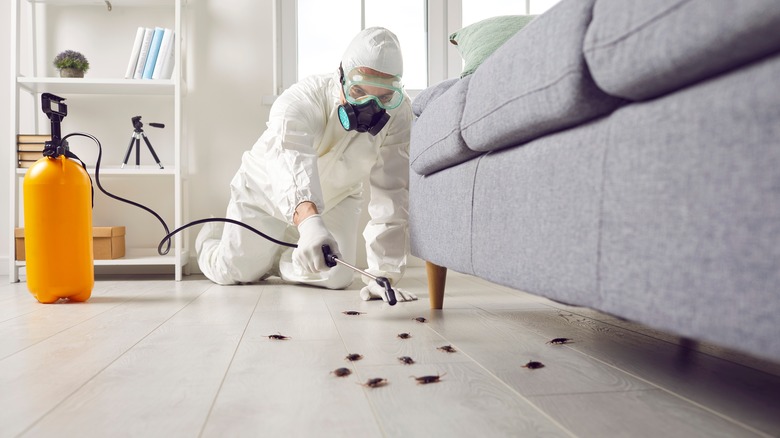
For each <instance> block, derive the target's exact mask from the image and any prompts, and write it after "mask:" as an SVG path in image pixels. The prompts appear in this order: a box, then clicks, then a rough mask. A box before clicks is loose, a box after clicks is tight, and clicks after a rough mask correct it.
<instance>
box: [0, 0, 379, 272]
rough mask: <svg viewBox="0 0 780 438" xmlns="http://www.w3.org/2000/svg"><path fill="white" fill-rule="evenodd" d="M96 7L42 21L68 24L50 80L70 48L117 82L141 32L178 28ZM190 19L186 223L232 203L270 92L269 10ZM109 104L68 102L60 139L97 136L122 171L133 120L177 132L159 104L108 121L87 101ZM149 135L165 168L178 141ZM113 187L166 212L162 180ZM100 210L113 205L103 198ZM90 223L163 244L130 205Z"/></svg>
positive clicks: (0, 109)
mask: <svg viewBox="0 0 780 438" xmlns="http://www.w3.org/2000/svg"><path fill="white" fill-rule="evenodd" d="M90 8H92V9H90V11H88V12H86V13H85V12H84V10H83V9H82V10H81V11H80V12H79V14H77V15H76V16H75V17H73V16H69V15H68V14H69V13H71V12H68V11H60V10H58V9H57V8H55V9H54V10H53V11H50V12H49V13H48V15H47V16H46V19H47V20H49V21H50V22H51V23H55V22H56V23H60V22H61V20H62V19H63V18H65V19H67V21H68V24H67V25H65V26H63V27H60V28H59V30H58V31H57V33H56V34H55V35H51V34H49V35H47V37H46V40H47V41H46V45H47V46H48V47H47V49H46V50H45V51H42V52H44V53H41V54H40V58H41V60H40V62H41V66H42V67H43V68H44V69H46V70H45V72H46V74H48V75H54V74H55V71H54V69H53V67H51V66H50V62H51V61H50V60H51V58H52V57H53V55H54V54H56V53H57V52H58V51H60V50H64V49H74V50H79V51H82V52H83V53H84V54H85V55H88V54H93V53H94V54H99V55H95V56H92V57H90V56H89V55H88V56H87V57H88V58H91V59H90V61H91V64H92V65H91V68H90V71H89V72H88V73H87V75H88V76H90V77H96V78H97V77H120V76H122V75H123V74H124V69H125V66H126V64H127V57H128V55H129V49H130V45H132V38H133V37H134V35H135V33H134V32H135V29H136V27H137V26H139V25H145V26H154V25H164V26H171V27H172V26H173V23H167V22H159V21H156V20H146V21H144V16H143V15H139V12H138V11H137V10H133V8H122V7H120V6H116V5H115V6H114V8H113V11H112V12H108V11H107V10H106V9H105V8H101V7H97V6H96V7H90ZM108 14H113V15H108ZM184 14H185V17H186V21H187V24H186V29H185V35H184V39H183V43H184V46H185V51H184V53H185V56H186V60H185V62H184V63H183V64H184V65H183V66H182V67H183V69H184V75H185V82H186V88H187V92H186V94H185V96H184V98H183V101H182V119H183V130H184V132H183V142H184V145H185V149H187V150H188V152H187V155H186V160H187V163H188V166H189V171H190V176H189V178H188V180H187V183H186V191H187V195H188V196H187V198H186V199H185V219H186V220H193V219H197V218H201V217H208V216H211V215H213V216H223V215H224V213H225V207H226V206H227V201H228V198H229V191H228V184H229V182H230V180H231V178H232V176H233V174H234V172H235V171H236V169H237V168H238V165H239V163H240V159H241V154H242V153H243V152H244V151H245V150H247V149H249V148H250V147H251V146H252V144H253V143H254V141H255V140H256V139H257V137H258V136H259V135H260V134H261V133H262V131H263V130H264V128H265V123H266V121H267V118H268V112H269V109H270V108H269V107H268V106H265V105H263V104H262V98H263V96H268V95H271V94H272V93H273V77H272V75H273V62H272V27H273V26H272V2H271V1H269V0H264V1H256V0H233V1H230V2H224V1H218V0H188V2H187V5H186V7H185V10H184ZM9 15H10V2H9V3H6V2H0V16H3V17H8V16H9ZM96 26H97V27H98V28H99V29H100V31H101V32H114V33H115V34H121V35H126V36H127V40H128V41H127V43H126V44H125V45H126V46H127V47H125V45H122V46H121V47H112V46H111V45H107V44H106V43H105V41H103V40H95V39H93V38H87V37H85V36H84V35H93V33H92V31H94V30H95V27H96ZM81 27H88V28H90V32H87V33H85V32H81V31H80V28H81ZM6 29H8V27H6ZM10 38H11V35H10V31H8V30H7V31H6V32H5V33H3V34H2V35H0V58H2V59H10V56H11V53H10ZM45 52H53V53H45ZM120 71H121V72H120ZM10 74H11V72H10V69H8V68H5V69H0V84H3V85H2V86H0V102H10V99H11V95H10V91H11V87H10V85H9V84H10V83H11V82H10V81H11V79H10ZM107 98H112V97H92V98H79V99H75V98H74V99H69V100H68V101H67V102H66V103H68V111H69V115H68V117H66V118H65V120H64V122H63V133H68V132H74V131H86V132H90V133H93V134H94V135H96V136H97V137H98V138H99V139H100V140H101V142H102V143H103V147H104V150H105V151H104V154H105V156H104V163H111V164H119V163H121V161H122V159H123V157H124V152H125V150H126V148H127V143H128V141H129V139H130V135H131V132H132V126H131V123H130V119H129V118H130V116H132V115H142V116H143V119H142V120H143V121H144V122H145V124H148V123H149V122H155V121H160V122H164V123H166V122H167V123H172V115H171V114H170V113H169V112H168V111H167V110H165V109H160V110H157V109H155V108H154V107H155V106H156V105H153V107H152V108H150V106H149V105H148V102H149V101H148V100H147V99H146V98H129V99H118V100H117V102H116V108H117V111H114V112H111V113H108V114H107V113H105V111H102V110H100V108H104V105H105V101H102V102H91V100H92V99H95V100H97V101H99V100H101V99H107ZM153 99H165V98H153ZM164 103H165V102H161V105H159V106H160V107H161V108H166V107H167V105H164ZM93 104H95V105H93ZM120 110H121V111H120ZM9 117H10V116H9V109H8V106H7V105H0V120H2V123H0V138H9V130H10V129H11V126H10V123H9ZM46 122H47V123H48V121H46ZM144 130H145V132H146V134H147V135H148V136H149V138H150V140H151V141H152V144H153V145H154V147H155V149H156V151H157V153H158V155H160V157H161V159H162V160H163V162H165V161H166V157H168V156H170V150H169V149H167V148H166V145H167V143H169V142H170V141H171V138H172V137H171V134H170V130H168V131H166V130H165V129H162V130H159V129H155V128H151V127H149V126H148V125H145V127H144ZM13 146H14V145H8V146H7V147H13ZM72 147H74V149H75V148H81V154H82V155H83V156H82V159H84V160H85V161H88V162H89V161H90V160H94V158H93V153H92V152H91V150H92V149H91V148H92V146H91V145H89V144H88V143H85V145H84V146H80V145H74V144H73V142H72ZM77 153H79V152H77ZM8 155H9V154H8V153H7V151H6V150H5V149H4V152H3V153H0V169H3V170H2V174H3V175H4V176H3V178H4V181H8V179H7V178H8V176H7V172H6V170H7V169H8V162H7V161H8ZM142 160H143V162H144V163H148V164H152V163H153V161H152V158H151V156H150V155H149V153H148V151H146V150H143V151H142ZM109 182H110V183H111V187H107V188H109V190H111V189H115V191H116V192H117V194H120V195H123V196H128V197H130V198H131V199H134V200H137V201H140V202H142V203H147V202H148V203H149V204H150V205H151V206H152V207H153V208H160V209H162V210H163V212H165V211H166V206H165V203H160V202H159V201H155V196H154V190H155V188H156V186H157V185H165V184H168V183H167V182H166V180H165V179H161V180H160V181H154V179H150V181H148V182H147V183H144V184H139V183H138V182H137V180H128V181H122V180H121V179H112V180H110V181H104V185H106V186H108V185H109ZM2 187H3V188H4V189H3V190H0V205H8V202H9V200H8V190H7V189H6V187H7V182H6V183H4V184H3V185H2ZM96 202H100V203H109V202H114V201H111V200H109V199H107V198H104V197H98V198H96ZM4 211H5V210H4ZM169 211H170V210H169ZM364 218H365V215H364ZM94 220H95V224H96V225H116V224H120V223H128V224H130V223H132V224H133V227H132V229H130V228H129V229H128V234H131V233H133V235H132V236H130V235H129V236H128V239H133V241H134V242H137V241H142V242H144V243H147V244H149V245H150V246H151V245H152V244H155V245H156V242H157V241H159V239H160V238H161V237H162V229H161V227H160V225H159V223H158V222H156V220H154V219H153V218H152V217H151V216H149V215H148V214H147V213H144V212H142V211H140V210H137V209H135V208H134V207H130V206H126V205H124V204H119V203H117V204H116V206H115V208H114V207H113V206H112V207H111V208H110V209H104V210H103V212H102V213H100V214H96V216H95V218H94ZM170 222H172V217H171V219H170ZM7 229H8V215H7V214H5V215H0V230H3V232H1V233H0V274H7V266H8V265H7V257H9V255H8V254H7V252H8V251H7V248H8V240H9V239H10V236H8V235H7V233H6V232H5V230H7ZM192 230H193V231H192V232H191V233H189V242H190V245H189V246H190V248H193V247H194V239H195V235H196V234H197V230H198V228H193V229H192ZM359 231H360V230H356V232H359ZM358 251H359V253H358V260H359V261H360V260H364V259H365V251H364V249H363V248H362V245H360V246H359V250H358ZM192 260H193V261H192V262H191V263H190V267H191V269H193V270H194V271H197V263H194V259H192ZM363 263H364V262H363ZM359 264H361V263H360V262H359Z"/></svg>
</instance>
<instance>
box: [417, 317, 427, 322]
mask: <svg viewBox="0 0 780 438" xmlns="http://www.w3.org/2000/svg"><path fill="white" fill-rule="evenodd" d="M414 320H415V321H417V322H427V321H428V320H427V319H425V318H423V317H422V316H418V317H417V318H414Z"/></svg>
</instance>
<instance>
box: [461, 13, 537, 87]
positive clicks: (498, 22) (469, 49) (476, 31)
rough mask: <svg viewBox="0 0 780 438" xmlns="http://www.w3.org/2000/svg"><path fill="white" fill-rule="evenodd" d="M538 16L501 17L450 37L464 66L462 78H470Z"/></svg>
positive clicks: (488, 20) (469, 27) (469, 26)
mask: <svg viewBox="0 0 780 438" xmlns="http://www.w3.org/2000/svg"><path fill="white" fill-rule="evenodd" d="M534 18H536V15H501V16H498V17H491V18H487V19H484V20H481V21H478V22H476V23H474V24H470V25H468V26H466V27H464V28H463V29H461V30H459V31H457V32H454V33H452V34H451V35H450V42H451V43H452V44H455V46H457V47H458V52H460V56H462V57H463V61H464V66H463V71H462V72H461V74H460V77H465V76H468V75H470V74H472V73H474V71H475V70H476V69H477V67H479V66H480V65H481V64H482V62H483V61H484V60H485V59H486V58H487V57H488V56H490V55H492V54H493V52H495V51H496V49H498V48H499V47H501V45H502V44H504V43H505V42H506V40H508V39H509V38H511V37H512V36H513V35H514V34H516V33H517V32H518V31H519V30H520V29H522V28H523V27H525V25H527V24H528V23H530V22H531V21H532V20H533V19H534Z"/></svg>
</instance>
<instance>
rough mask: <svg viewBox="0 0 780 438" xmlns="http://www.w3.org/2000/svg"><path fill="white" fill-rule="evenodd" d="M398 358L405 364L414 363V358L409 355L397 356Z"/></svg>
mask: <svg viewBox="0 0 780 438" xmlns="http://www.w3.org/2000/svg"><path fill="white" fill-rule="evenodd" d="M398 360H400V361H401V362H402V363H403V364H405V365H411V364H413V363H414V359H412V358H411V357H409V356H401V357H399V358H398Z"/></svg>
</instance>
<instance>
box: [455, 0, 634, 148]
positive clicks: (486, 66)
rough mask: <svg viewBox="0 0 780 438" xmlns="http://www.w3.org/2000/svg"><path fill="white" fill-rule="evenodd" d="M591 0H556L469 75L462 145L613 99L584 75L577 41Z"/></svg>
mask: <svg viewBox="0 0 780 438" xmlns="http://www.w3.org/2000/svg"><path fill="white" fill-rule="evenodd" d="M594 1H595V0H563V1H561V2H560V3H558V4H557V5H555V6H553V7H552V8H551V9H550V10H548V11H547V12H545V13H544V14H542V15H540V16H539V17H537V18H536V19H535V20H533V21H532V22H531V23H529V24H528V26H526V27H525V28H524V29H523V30H522V31H521V32H518V33H517V34H515V35H514V36H513V37H512V38H510V39H509V41H507V42H506V43H505V44H504V45H502V46H501V47H499V48H498V50H496V52H495V53H494V54H493V56H491V57H490V58H488V59H487V60H485V62H484V63H483V64H482V66H480V68H479V69H477V71H476V72H475V73H474V74H473V75H471V76H470V77H471V78H472V79H471V84H470V85H469V90H468V94H467V97H466V106H465V108H464V110H463V119H462V121H461V129H462V131H463V138H464V139H465V141H466V144H467V145H468V147H469V148H471V149H474V150H477V151H490V150H494V149H499V148H502V147H505V146H511V145H517V144H522V143H525V142H527V141H530V140H532V139H534V138H537V137H540V136H542V135H545V134H548V133H551V132H555V131H558V130H561V129H565V128H568V127H570V126H574V125H577V124H579V123H582V122H583V121H586V120H590V119H593V118H595V117H598V116H600V115H602V114H605V113H607V112H609V111H611V110H612V109H614V108H615V107H617V106H618V105H619V103H620V102H621V100H620V99H617V98H614V97H611V96H608V95H606V94H605V93H604V92H602V91H601V90H599V89H598V87H596V85H595V84H594V83H593V81H592V80H591V78H590V74H589V73H588V71H587V68H586V65H585V60H584V59H583V56H582V42H583V39H584V38H585V31H586V29H587V27H588V23H589V22H590V16H591V9H592V6H593V2H594Z"/></svg>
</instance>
